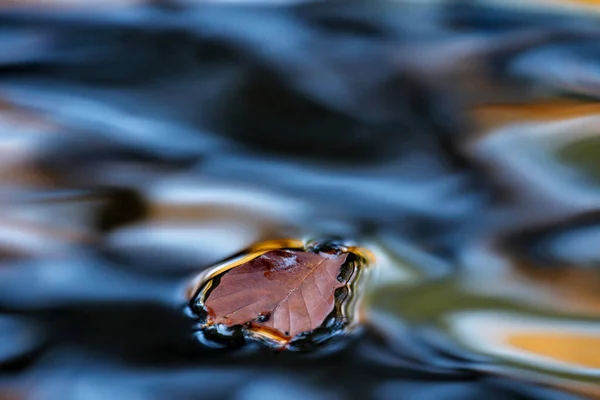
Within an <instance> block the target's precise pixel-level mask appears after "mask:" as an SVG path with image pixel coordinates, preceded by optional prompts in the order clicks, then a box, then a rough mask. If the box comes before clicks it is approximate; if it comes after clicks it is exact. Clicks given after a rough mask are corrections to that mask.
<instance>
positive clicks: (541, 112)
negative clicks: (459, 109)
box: [472, 99, 600, 131]
mask: <svg viewBox="0 0 600 400" xmlns="http://www.w3.org/2000/svg"><path fill="white" fill-rule="evenodd" d="M472 113H473V117H474V118H475V122H476V124H477V126H478V127H479V128H480V129H481V130H483V131H489V130H492V129H494V128H498V127H501V126H505V125H509V124H511V123H522V122H552V121H560V120H564V119H571V118H579V117H585V116H590V115H600V103H590V102H582V101H577V100H568V99H555V100H548V101H541V102H538V103H529V104H496V105H482V106H477V107H474V108H472Z"/></svg>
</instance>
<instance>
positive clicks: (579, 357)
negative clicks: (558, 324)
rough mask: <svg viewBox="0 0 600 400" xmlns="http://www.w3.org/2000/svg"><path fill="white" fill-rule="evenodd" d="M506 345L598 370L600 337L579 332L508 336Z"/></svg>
mask: <svg viewBox="0 0 600 400" xmlns="http://www.w3.org/2000/svg"><path fill="white" fill-rule="evenodd" d="M505 341H506V343H507V344H510V345H512V346H514V347H515V348H518V349H520V350H524V351H526V352H529V353H534V354H536V355H540V356H543V357H550V358H552V359H554V360H557V361H561V362H565V363H569V364H574V365H578V366H580V367H585V368H593V369H600V335H595V336H594V335H592V334H589V335H585V334H582V333H579V332H524V333H512V334H509V335H508V336H507V337H506V338H505Z"/></svg>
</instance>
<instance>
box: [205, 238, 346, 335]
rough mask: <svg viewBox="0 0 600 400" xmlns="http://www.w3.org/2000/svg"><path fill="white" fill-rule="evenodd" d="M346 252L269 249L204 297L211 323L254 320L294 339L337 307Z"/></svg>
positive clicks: (257, 325) (224, 279)
mask: <svg viewBox="0 0 600 400" xmlns="http://www.w3.org/2000/svg"><path fill="white" fill-rule="evenodd" d="M346 257H347V254H340V255H330V254H323V253H320V254H316V253H310V252H302V251H294V250H277V251H270V252H268V253H265V254H263V255H261V256H260V257H258V258H255V259H253V260H251V261H249V262H247V263H245V264H242V265H240V266H238V267H236V268H234V269H232V270H231V271H229V272H227V273H225V274H224V275H223V276H222V278H221V281H220V283H219V284H218V286H217V287H216V288H214V289H213V290H212V292H210V294H209V295H208V298H207V299H206V301H205V306H206V308H207V310H208V318H209V322H211V323H216V324H224V325H226V326H234V325H243V324H246V323H251V324H252V326H253V327H258V328H266V329H271V330H274V331H275V332H274V333H275V334H277V335H279V336H282V337H285V338H292V337H294V336H296V335H297V334H299V333H302V332H306V331H311V330H313V329H316V328H318V327H319V326H321V325H322V324H323V322H324V320H325V318H326V317H327V315H328V314H329V313H330V312H331V311H332V310H333V308H334V306H335V290H336V289H337V288H340V287H342V286H344V285H345V284H346V281H345V280H343V279H340V280H338V276H339V275H340V269H341V266H342V264H344V262H345V261H346Z"/></svg>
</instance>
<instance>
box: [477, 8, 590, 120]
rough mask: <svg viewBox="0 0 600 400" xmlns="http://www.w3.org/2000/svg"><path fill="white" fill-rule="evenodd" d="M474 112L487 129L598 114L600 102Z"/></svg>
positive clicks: (550, 103) (506, 106)
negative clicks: (516, 123) (515, 123)
mask: <svg viewBox="0 0 600 400" xmlns="http://www.w3.org/2000/svg"><path fill="white" fill-rule="evenodd" d="M598 1H599V4H600V0H598ZM472 112H473V116H474V118H475V121H476V123H477V125H478V126H479V127H480V128H481V129H482V130H484V131H487V130H490V129H493V128H497V127H499V126H503V125H508V124H510V123H513V122H527V121H531V122H533V121H545V122H551V121H559V120H563V119H569V118H579V117H584V116H589V115H598V114H600V103H589V102H581V101H576V100H567V99H557V100H550V101H544V102H538V103H531V104H497V105H484V106H479V107H474V108H473V109H472Z"/></svg>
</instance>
